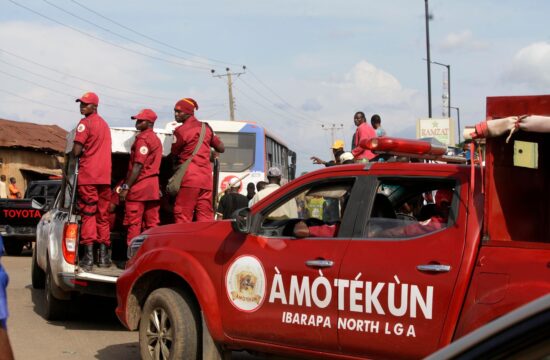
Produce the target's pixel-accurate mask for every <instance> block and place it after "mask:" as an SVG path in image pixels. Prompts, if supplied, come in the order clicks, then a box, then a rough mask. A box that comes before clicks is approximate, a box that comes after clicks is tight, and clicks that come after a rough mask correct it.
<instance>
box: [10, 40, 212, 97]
mask: <svg viewBox="0 0 550 360" xmlns="http://www.w3.org/2000/svg"><path fill="white" fill-rule="evenodd" d="M1 53H6V54H8V55H10V56H13V57H15V58H17V59H20V60H23V61H26V62H28V63H30V64H33V65H36V66H38V67H41V68H43V69H47V70H50V71H52V72H55V73H57V74H60V75H64V76H67V77H71V78H74V79H77V80H80V81H85V82H88V83H90V84H93V85H97V86H101V87H104V88H106V89H110V90H113V91H117V92H121V93H126V94H130V95H135V96H141V97H146V98H147V99H148V100H149V99H157V100H165V101H167V102H168V104H171V103H173V102H174V98H168V97H163V96H154V95H150V94H144V93H140V92H136V91H130V90H124V89H120V88H116V87H113V86H110V85H107V84H103V83H99V82H96V81H92V80H89V79H86V78H82V77H79V76H76V75H72V74H68V73H65V72H62V71H59V70H57V69H55V68H52V67H49V66H46V65H43V64H40V63H38V62H36V61H33V60H30V59H28V58H25V57H23V56H20V55H17V54H14V53H12V52H9V51H7V50H4V49H2V48H0V54H1ZM0 62H3V63H5V64H7V65H10V66H13V67H16V68H18V69H20V70H22V71H25V72H28V73H31V74H33V75H35V76H38V77H42V78H45V79H48V80H50V81H54V82H57V83H60V84H64V85H66V86H71V87H73V88H79V89H81V90H84V91H88V90H89V89H85V88H81V87H76V86H73V85H67V84H66V83H63V82H60V81H58V80H54V79H52V78H50V77H47V76H45V75H42V74H38V73H36V72H33V71H32V70H29V69H28V68H24V67H21V66H18V65H15V64H13V63H10V62H7V61H5V60H1V59H0ZM111 97H112V98H118V97H115V96H111ZM118 99H121V100H122V101H127V100H126V99H122V98H118ZM212 101H217V100H212ZM134 103H136V104H138V103H140V102H138V101H135V102H134ZM201 103H207V104H208V103H209V101H208V100H206V101H205V100H203V101H201ZM215 105H216V106H217V105H219V104H216V103H214V104H212V105H210V106H215ZM163 106H171V105H163Z"/></svg>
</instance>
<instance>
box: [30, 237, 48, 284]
mask: <svg viewBox="0 0 550 360" xmlns="http://www.w3.org/2000/svg"><path fill="white" fill-rule="evenodd" d="M31 279H32V287H33V289H44V287H45V286H46V273H45V272H44V270H42V269H41V268H40V266H39V265H38V262H37V261H36V245H35V246H34V248H33V249H32V264H31Z"/></svg>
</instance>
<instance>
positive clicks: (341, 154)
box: [311, 111, 386, 167]
mask: <svg viewBox="0 0 550 360" xmlns="http://www.w3.org/2000/svg"><path fill="white" fill-rule="evenodd" d="M353 122H354V123H355V126H356V127H357V129H356V130H355V134H353V137H352V140H351V151H346V150H345V143H344V141H343V140H336V141H334V143H333V144H332V147H331V149H332V153H333V156H334V159H333V160H329V161H324V160H321V159H320V158H318V157H317V156H312V157H311V160H312V161H313V163H314V164H320V165H325V166H327V167H328V166H334V165H342V164H352V163H355V162H368V161H372V160H373V159H374V158H375V156H376V155H375V154H374V153H373V152H372V151H370V150H368V149H364V148H363V147H361V146H360V144H361V143H362V142H365V141H367V140H369V139H372V138H375V137H381V136H386V131H385V130H384V129H383V128H382V118H381V117H380V115H378V114H375V115H373V116H372V117H371V119H370V122H371V125H369V124H367V119H366V118H365V113H364V112H362V111H358V112H356V113H355V115H354V117H353Z"/></svg>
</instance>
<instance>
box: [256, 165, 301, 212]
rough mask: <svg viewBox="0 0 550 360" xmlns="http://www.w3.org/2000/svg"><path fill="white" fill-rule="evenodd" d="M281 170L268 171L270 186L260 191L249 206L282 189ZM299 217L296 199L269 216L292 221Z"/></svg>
mask: <svg viewBox="0 0 550 360" xmlns="http://www.w3.org/2000/svg"><path fill="white" fill-rule="evenodd" d="M281 176H282V173H281V170H280V169H279V168H277V167H272V168H269V170H268V171H267V181H268V184H267V185H266V186H265V188H264V189H263V190H261V191H258V192H257V193H256V195H254V197H253V198H252V200H250V202H249V204H248V205H249V206H252V205H254V204H255V203H257V202H258V201H260V200H262V199H263V198H265V197H266V196H267V195H269V194H271V193H272V192H274V191H275V190H277V189H278V188H280V187H281ZM297 217H298V206H297V205H296V201H295V200H294V199H290V200H289V201H287V202H286V203H285V204H283V205H281V206H279V207H278V208H277V209H275V210H274V211H272V212H271V213H270V214H269V215H268V218H269V219H292V218H297Z"/></svg>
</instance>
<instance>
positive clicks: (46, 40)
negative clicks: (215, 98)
mask: <svg viewBox="0 0 550 360" xmlns="http://www.w3.org/2000/svg"><path fill="white" fill-rule="evenodd" d="M94 36H99V37H101V35H96V34H94ZM0 44H2V45H1V46H0V61H3V62H2V63H0V65H1V69H2V71H3V72H6V73H8V74H9V75H11V76H9V75H6V74H3V73H0V102H1V103H2V112H1V113H0V117H6V118H11V119H14V120H22V121H31V122H35V123H42V124H53V123H55V124H57V125H59V126H61V127H63V128H65V129H70V128H72V127H74V125H75V123H76V122H77V121H78V120H79V119H80V113H79V110H78V105H77V104H75V102H74V99H75V98H76V97H78V96H80V95H81V94H82V93H83V92H85V91H95V92H97V93H98V95H99V97H100V114H101V115H102V116H103V117H104V118H105V119H106V120H107V122H109V123H110V124H111V125H118V126H120V125H128V123H127V121H129V120H128V119H129V117H130V115H133V114H134V112H135V111H137V110H138V109H140V108H144V107H150V108H153V109H155V110H156V111H157V112H158V113H159V116H160V117H161V118H166V117H171V116H172V114H171V109H172V108H171V107H172V106H173V102H175V101H176V100H177V99H178V98H181V97H182V96H189V95H192V94H199V93H201V94H202V93H203V92H204V91H203V90H193V89H190V91H188V92H187V93H186V94H183V95H182V94H173V95H172V94H170V93H168V92H167V91H163V90H159V87H160V88H161V87H162V84H161V82H163V81H165V80H166V79H168V81H171V82H172V85H173V83H174V82H175V81H179V78H181V77H183V76H186V75H187V74H186V73H185V72H184V74H183V75H182V71H178V72H174V73H175V74H176V75H174V76H171V77H168V76H167V75H166V74H165V73H164V72H165V71H169V70H171V69H172V68H171V67H170V66H169V65H163V66H160V67H159V66H153V65H157V64H154V63H153V61H152V60H151V61H150V60H148V59H146V58H144V57H142V56H138V55H135V54H132V53H129V52H128V51H125V50H123V49H120V48H116V47H113V46H110V45H108V44H106V43H103V42H100V41H97V40H94V39H91V38H88V37H85V36H83V35H82V34H79V33H76V32H74V31H72V30H69V29H66V28H64V27H61V26H47V25H43V24H39V23H28V22H15V21H14V22H4V23H0ZM120 45H121V46H124V47H126V48H131V49H134V50H136V49H137V47H136V45H134V44H120ZM1 50H5V51H1ZM139 51H140V52H143V53H145V52H147V51H146V50H144V49H141V48H140V49H139ZM10 53H12V54H15V55H18V56H20V57H22V58H25V59H29V60H32V61H34V62H36V63H39V64H42V65H45V66H47V67H50V68H53V69H56V70H58V71H59V72H62V73H67V74H70V75H74V76H77V77H79V78H81V79H88V80H90V81H86V80H79V79H77V78H74V77H71V76H65V75H61V74H60V73H57V72H54V71H50V70H47V69H45V68H43V67H40V66H37V65H35V64H32V63H30V62H27V61H24V60H22V59H21V58H17V57H14V56H12V55H10ZM37 54H39V56H37ZM6 63H8V64H6ZM9 64H12V65H9ZM13 65H15V66H13ZM16 66H19V67H20V68H17V67H16ZM21 68H23V69H21ZM167 69H168V70H167ZM179 70H181V69H179ZM31 72H34V73H36V74H38V75H33V74H32V73H31ZM41 76H43V77H41ZM44 77H47V78H49V79H52V80H48V79H46V78H44ZM187 78H188V77H187ZM187 78H186V79H187ZM22 79H24V80H22ZM25 80H27V81H25ZM28 81H32V82H34V84H31V83H29V82H28ZM56 81H57V82H56ZM92 82H93V83H92ZM94 83H95V84H94ZM153 83H156V86H157V87H156V88H153V87H151V85H150V84H153ZM159 83H160V84H159ZM97 84H103V85H107V86H109V87H111V88H108V87H104V86H102V85H97ZM159 85H160V86H159ZM41 86H42V87H41ZM44 87H47V88H49V89H46V88H44ZM112 88H115V89H122V90H126V91H130V92H135V93H141V94H150V95H151V96H139V95H133V94H129V93H126V92H120V91H117V90H113V89H112ZM7 92H9V93H11V94H9V93H7ZM190 93H191V94H190ZM153 96H160V97H166V98H167V99H156V98H153ZM22 98H26V99H22ZM171 98H173V99H174V100H169V99H171ZM27 99H28V100H27ZM33 101H34V102H33ZM40 103H42V104H40ZM43 104H47V105H51V106H52V107H55V108H52V107H49V106H46V105H43ZM14 114H17V115H16V116H13V115H14Z"/></svg>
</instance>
